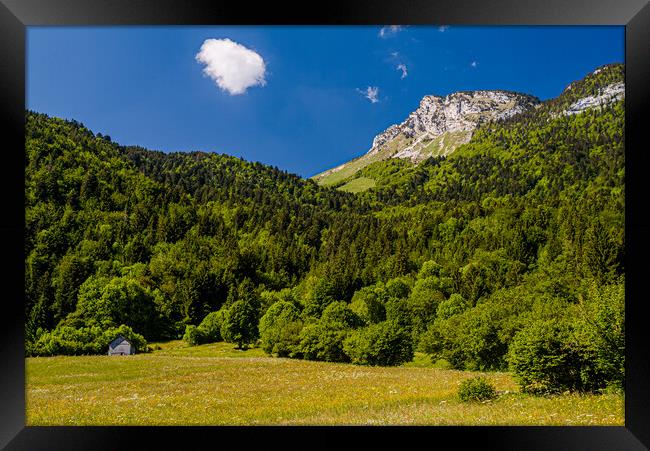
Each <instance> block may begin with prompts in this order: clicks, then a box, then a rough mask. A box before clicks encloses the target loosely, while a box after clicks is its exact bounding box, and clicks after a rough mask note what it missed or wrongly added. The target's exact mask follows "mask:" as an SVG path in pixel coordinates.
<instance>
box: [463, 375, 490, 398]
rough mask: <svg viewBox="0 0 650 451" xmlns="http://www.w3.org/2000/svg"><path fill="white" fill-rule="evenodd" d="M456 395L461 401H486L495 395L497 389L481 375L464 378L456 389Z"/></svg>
mask: <svg viewBox="0 0 650 451" xmlns="http://www.w3.org/2000/svg"><path fill="white" fill-rule="evenodd" d="M458 397H459V398H460V400H461V401H464V402H468V401H487V400H489V399H495V398H496V397H497V391H496V388H495V387H494V385H492V384H491V383H490V382H489V381H488V380H487V379H486V378H484V377H483V376H477V377H472V378H470V379H465V380H464V381H463V382H462V383H461V384H460V388H459V389H458Z"/></svg>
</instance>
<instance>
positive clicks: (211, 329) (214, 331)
mask: <svg viewBox="0 0 650 451" xmlns="http://www.w3.org/2000/svg"><path fill="white" fill-rule="evenodd" d="M225 313H226V311H225V310H224V309H221V310H217V311H216V312H212V313H209V314H208V315H207V316H206V317H205V318H203V321H201V324H199V326H198V328H199V329H200V330H201V332H202V333H203V335H204V339H205V341H204V343H214V342H217V341H221V340H222V339H223V337H222V336H221V326H222V325H223V318H224V315H225Z"/></svg>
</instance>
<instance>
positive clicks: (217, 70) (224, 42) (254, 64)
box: [195, 39, 266, 96]
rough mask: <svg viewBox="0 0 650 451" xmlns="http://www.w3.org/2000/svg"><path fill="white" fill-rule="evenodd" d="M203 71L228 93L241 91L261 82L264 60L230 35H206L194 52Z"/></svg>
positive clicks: (262, 80)
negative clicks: (222, 37)
mask: <svg viewBox="0 0 650 451" xmlns="http://www.w3.org/2000/svg"><path fill="white" fill-rule="evenodd" d="M195 58H196V61H198V62H199V63H201V64H204V65H205V67H204V68H203V73H204V74H205V75H206V76H208V77H210V78H211V79H212V80H214V82H215V83H216V84H217V86H219V88H220V89H221V90H223V91H226V92H228V93H229V94H230V95H233V96H234V95H238V94H244V93H245V92H246V90H247V89H248V88H250V87H252V86H264V85H265V84H266V80H265V79H264V74H265V72H266V64H265V63H264V59H263V58H262V57H261V56H260V55H259V54H258V53H256V52H254V51H253V50H251V49H249V48H246V47H244V46H243V45H241V44H238V43H237V42H233V41H231V40H230V39H206V40H205V41H203V45H201V50H200V51H199V53H197V54H196V57H195Z"/></svg>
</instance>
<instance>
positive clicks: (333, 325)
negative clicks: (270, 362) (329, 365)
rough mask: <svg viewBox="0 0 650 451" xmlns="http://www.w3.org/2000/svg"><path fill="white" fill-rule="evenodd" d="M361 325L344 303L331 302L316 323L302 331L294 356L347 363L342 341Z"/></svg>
mask: <svg viewBox="0 0 650 451" xmlns="http://www.w3.org/2000/svg"><path fill="white" fill-rule="evenodd" d="M362 324H363V321H362V320H361V318H360V317H359V316H358V315H357V314H356V313H354V311H352V309H351V308H350V306H349V305H347V304H346V303H345V302H341V301H336V302H332V303H331V304H330V305H328V306H327V308H325V310H324V311H323V315H322V316H321V318H320V319H319V320H318V321H317V322H315V323H311V324H309V325H307V326H305V327H304V328H303V329H302V331H301V333H300V343H299V344H298V347H297V352H296V354H297V355H300V356H302V357H303V358H305V359H308V360H324V361H327V362H349V361H350V358H349V357H348V355H347V354H346V353H345V352H344V351H343V341H344V340H345V339H346V338H347V337H348V336H349V335H350V332H351V331H352V330H353V329H355V328H358V327H360V326H361V325H362Z"/></svg>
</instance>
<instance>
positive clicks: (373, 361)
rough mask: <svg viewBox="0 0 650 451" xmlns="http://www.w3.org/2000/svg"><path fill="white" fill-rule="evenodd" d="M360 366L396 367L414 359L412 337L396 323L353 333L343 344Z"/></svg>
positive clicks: (383, 324) (347, 352)
mask: <svg viewBox="0 0 650 451" xmlns="http://www.w3.org/2000/svg"><path fill="white" fill-rule="evenodd" d="M343 349H344V351H345V353H346V354H347V355H348V356H349V357H350V360H351V362H352V363H356V364H358V365H382V366H395V365H399V364H401V363H404V362H408V361H410V360H412V359H413V342H412V340H411V335H410V334H409V332H408V331H407V330H405V329H404V328H402V327H401V326H400V325H399V324H398V323H396V322H394V321H384V322H382V323H379V324H373V325H371V326H368V327H366V328H364V329H359V330H357V331H355V332H353V333H352V334H351V335H350V337H348V338H347V339H346V340H345V341H344V343H343Z"/></svg>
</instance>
